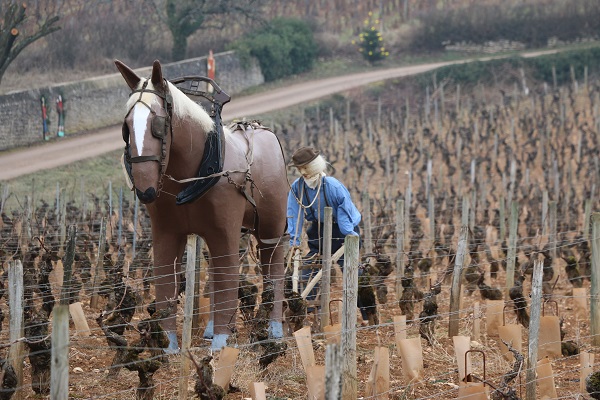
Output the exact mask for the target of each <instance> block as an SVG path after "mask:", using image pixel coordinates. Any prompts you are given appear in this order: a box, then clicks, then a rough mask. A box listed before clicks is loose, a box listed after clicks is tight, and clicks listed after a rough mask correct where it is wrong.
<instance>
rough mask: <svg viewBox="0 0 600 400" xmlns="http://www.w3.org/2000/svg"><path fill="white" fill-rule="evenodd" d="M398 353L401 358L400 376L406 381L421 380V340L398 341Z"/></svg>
mask: <svg viewBox="0 0 600 400" xmlns="http://www.w3.org/2000/svg"><path fill="white" fill-rule="evenodd" d="M397 343H398V351H399V352H400V357H401V358H402V375H403V376H404V378H405V379H406V380H408V381H420V380H422V379H423V349H422V347H421V339H420V338H418V337H416V338H412V339H402V340H398V341H397Z"/></svg>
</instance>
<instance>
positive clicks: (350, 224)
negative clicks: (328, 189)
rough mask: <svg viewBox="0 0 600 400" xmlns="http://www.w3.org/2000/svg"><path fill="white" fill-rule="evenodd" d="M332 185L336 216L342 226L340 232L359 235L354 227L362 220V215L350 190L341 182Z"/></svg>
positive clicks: (345, 234)
mask: <svg viewBox="0 0 600 400" xmlns="http://www.w3.org/2000/svg"><path fill="white" fill-rule="evenodd" d="M336 183H337V184H335V185H332V186H333V187H332V189H333V190H332V198H333V199H334V201H333V203H334V204H333V205H334V207H335V214H336V215H335V217H336V221H337V224H338V226H339V228H340V232H341V233H342V234H343V235H344V236H347V235H358V234H357V233H356V232H355V231H354V227H355V226H356V225H358V223H359V222H360V220H361V215H360V212H359V211H358V209H357V208H356V206H355V205H354V203H353V202H352V199H351V198H350V192H348V189H346V187H345V186H344V185H343V184H342V183H341V182H339V181H338V182H336Z"/></svg>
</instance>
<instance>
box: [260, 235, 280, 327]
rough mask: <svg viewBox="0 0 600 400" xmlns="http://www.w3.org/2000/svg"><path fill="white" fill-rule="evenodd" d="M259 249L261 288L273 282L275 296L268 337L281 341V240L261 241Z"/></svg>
mask: <svg viewBox="0 0 600 400" xmlns="http://www.w3.org/2000/svg"><path fill="white" fill-rule="evenodd" d="M259 248H260V263H261V264H262V275H263V287H264V286H265V285H264V283H265V282H266V281H271V282H273V291H274V295H275V300H274V304H273V311H272V312H271V321H270V323H269V337H271V338H275V339H281V338H282V337H283V297H284V295H283V290H284V278H285V268H284V263H283V239H282V238H274V239H263V241H262V242H261V241H259Z"/></svg>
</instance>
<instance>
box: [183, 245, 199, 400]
mask: <svg viewBox="0 0 600 400" xmlns="http://www.w3.org/2000/svg"><path fill="white" fill-rule="evenodd" d="M186 253H187V262H186V265H185V306H184V312H183V331H182V333H181V351H180V354H181V369H180V371H181V373H180V374H179V399H180V400H185V399H187V397H188V378H189V375H190V358H189V354H188V351H189V349H190V347H191V344H192V318H193V314H194V294H195V290H194V286H195V284H196V235H188V239H187V245H186Z"/></svg>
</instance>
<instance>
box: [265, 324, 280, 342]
mask: <svg viewBox="0 0 600 400" xmlns="http://www.w3.org/2000/svg"><path fill="white" fill-rule="evenodd" d="M268 333H269V339H282V338H283V324H282V323H281V322H279V321H270V322H269V331H268Z"/></svg>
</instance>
